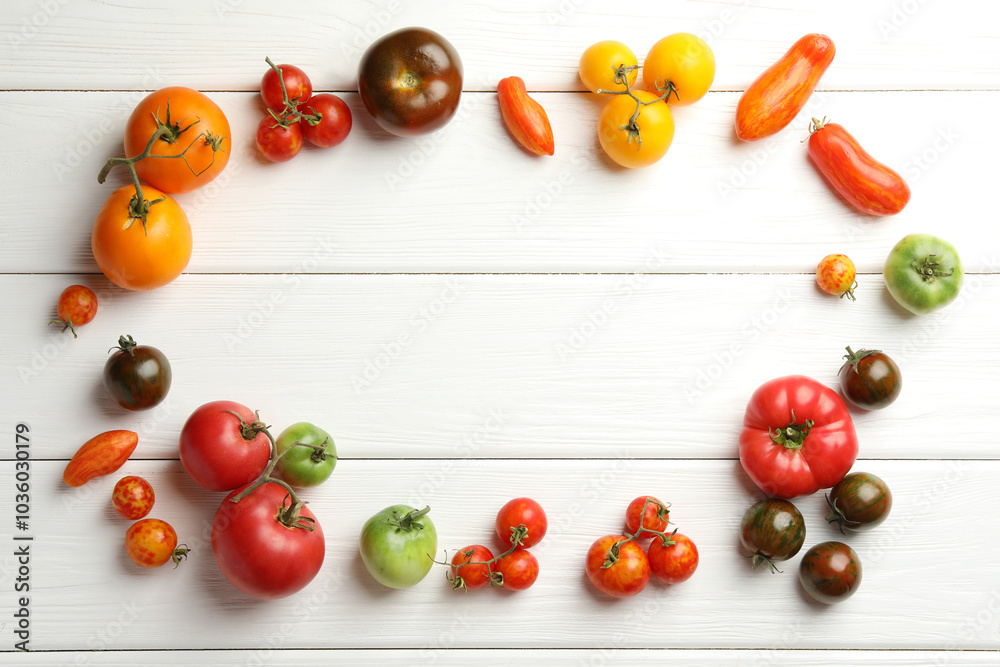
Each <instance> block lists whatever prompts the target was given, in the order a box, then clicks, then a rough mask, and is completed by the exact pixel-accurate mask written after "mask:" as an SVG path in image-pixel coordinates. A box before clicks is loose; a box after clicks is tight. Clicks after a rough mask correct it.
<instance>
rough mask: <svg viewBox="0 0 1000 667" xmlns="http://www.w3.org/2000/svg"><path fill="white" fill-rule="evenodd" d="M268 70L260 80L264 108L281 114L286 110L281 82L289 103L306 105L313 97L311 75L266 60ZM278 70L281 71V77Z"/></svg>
mask: <svg viewBox="0 0 1000 667" xmlns="http://www.w3.org/2000/svg"><path fill="white" fill-rule="evenodd" d="M265 61H266V62H267V64H268V66H269V67H268V70H267V71H266V72H264V76H263V78H261V80H260V96H261V99H263V100H264V106H266V107H267V108H268V109H270V110H272V111H275V112H277V113H278V114H281V113H282V112H283V111H284V110H285V97H284V96H283V95H282V93H281V82H282V80H284V83H285V91H286V93H287V95H288V101H289V102H292V103H294V104H304V103H305V102H306V101H308V100H309V98H310V97H312V91H313V86H312V81H310V79H309V75H308V74H306V73H305V71H304V70H302V69H301V68H299V67H296V66H295V65H277V69H275V65H273V64H272V63H271V60H270V59H269V58H265ZM278 70H281V74H280V76H279V74H278Z"/></svg>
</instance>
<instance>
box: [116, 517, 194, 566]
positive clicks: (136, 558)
mask: <svg viewBox="0 0 1000 667" xmlns="http://www.w3.org/2000/svg"><path fill="white" fill-rule="evenodd" d="M125 551H126V553H128V557H129V558H130V559H131V560H132V562H133V563H135V564H136V565H139V566H141V567H160V566H161V565H166V563H167V561H171V560H172V561H173V562H174V567H177V566H178V565H180V562H181V561H182V560H184V559H185V558H187V555H188V552H189V551H190V549H188V548H187V547H186V546H184V545H181V546H179V547H178V546H177V532H176V531H175V530H174V528H173V526H171V525H170V524H169V523H167V522H166V521H162V520H160V519H143V520H142V521H136V522H135V523H133V524H132V525H131V526H129V529H128V531H126V533H125Z"/></svg>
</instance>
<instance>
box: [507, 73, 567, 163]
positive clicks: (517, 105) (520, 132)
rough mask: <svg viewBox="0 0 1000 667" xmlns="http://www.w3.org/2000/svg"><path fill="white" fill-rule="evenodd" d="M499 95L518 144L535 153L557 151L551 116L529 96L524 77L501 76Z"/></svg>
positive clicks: (510, 128) (548, 153) (508, 124)
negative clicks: (550, 122)
mask: <svg viewBox="0 0 1000 667" xmlns="http://www.w3.org/2000/svg"><path fill="white" fill-rule="evenodd" d="M497 97H498V98H499V100H500V115H501V116H503V122H504V123H506V124H507V129H508V130H510V133H511V134H512V135H513V136H514V138H515V139H517V142H518V143H519V144H521V145H522V146H524V148H525V149H527V150H528V151H530V152H532V153H534V154H535V155H552V154H553V153H555V151H556V144H555V140H554V139H553V138H552V126H551V125H550V124H549V117H548V115H547V114H546V113H545V109H543V108H542V105H541V104H539V103H538V102H536V101H535V100H533V99H531V98H530V97H528V91H527V90H526V89H525V87H524V80H523V79H521V77H518V76H509V77H507V78H506V79H501V81H500V83H499V84H497Z"/></svg>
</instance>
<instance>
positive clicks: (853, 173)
mask: <svg viewBox="0 0 1000 667" xmlns="http://www.w3.org/2000/svg"><path fill="white" fill-rule="evenodd" d="M809 157H810V158H812V161H813V164H815V165H816V168H817V169H818V170H819V173H821V174H822V175H823V178H825V179H826V182H827V183H829V184H830V186H831V187H832V188H833V189H834V190H836V191H837V192H839V193H840V195H841V196H842V197H843V198H844V199H846V200H847V201H848V202H850V204H851V206H853V207H854V208H856V209H858V210H859V211H861V212H862V213H868V214H869V215H895V214H896V213H899V212H900V211H902V210H903V207H904V206H906V204H907V202H909V201H910V188H909V186H908V185H907V184H906V181H904V180H903V178H902V176H900V175H899V174H897V173H896V172H895V171H893V170H892V169H890V168H889V167H887V166H885V165H884V164H882V163H881V162H879V161H878V160H876V159H875V158H873V157H872V156H871V155H869V154H868V153H867V152H866V151H865V149H863V148H861V146H860V145H859V144H858V142H857V140H855V138H854V137H852V136H851V134H850V133H849V132H848V131H847V130H845V129H844V128H843V126H841V125H838V124H837V123H825V122H823V121H819V120H816V119H815V118H813V119H812V126H811V127H810V128H809Z"/></svg>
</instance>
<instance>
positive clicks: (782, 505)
mask: <svg viewBox="0 0 1000 667" xmlns="http://www.w3.org/2000/svg"><path fill="white" fill-rule="evenodd" d="M805 541H806V520H805V519H804V518H803V517H802V512H800V511H799V508H797V507H796V506H795V505H793V504H792V503H790V502H788V501H787V500H784V499H782V498H768V499H767V500H762V501H760V502H759V503H756V504H754V505H752V506H751V507H750V509H748V510H747V511H746V513H745V514H744V515H743V521H742V522H741V523H740V542H741V543H742V544H743V547H744V548H746V550H747V551H749V552H750V553H751V554H752V555H751V557H750V561H751V562H752V563H753V567H754V569H757V567H758V566H759V565H760V564H761V563H767V564H768V566H769V567H770V568H771V572H779V571H780V570H778V568H776V567H775V566H774V561H776V560H788V559H789V558H791V557H792V556H794V555H795V554H797V553H798V552H799V549H801V548H802V544H803V542H805Z"/></svg>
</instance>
